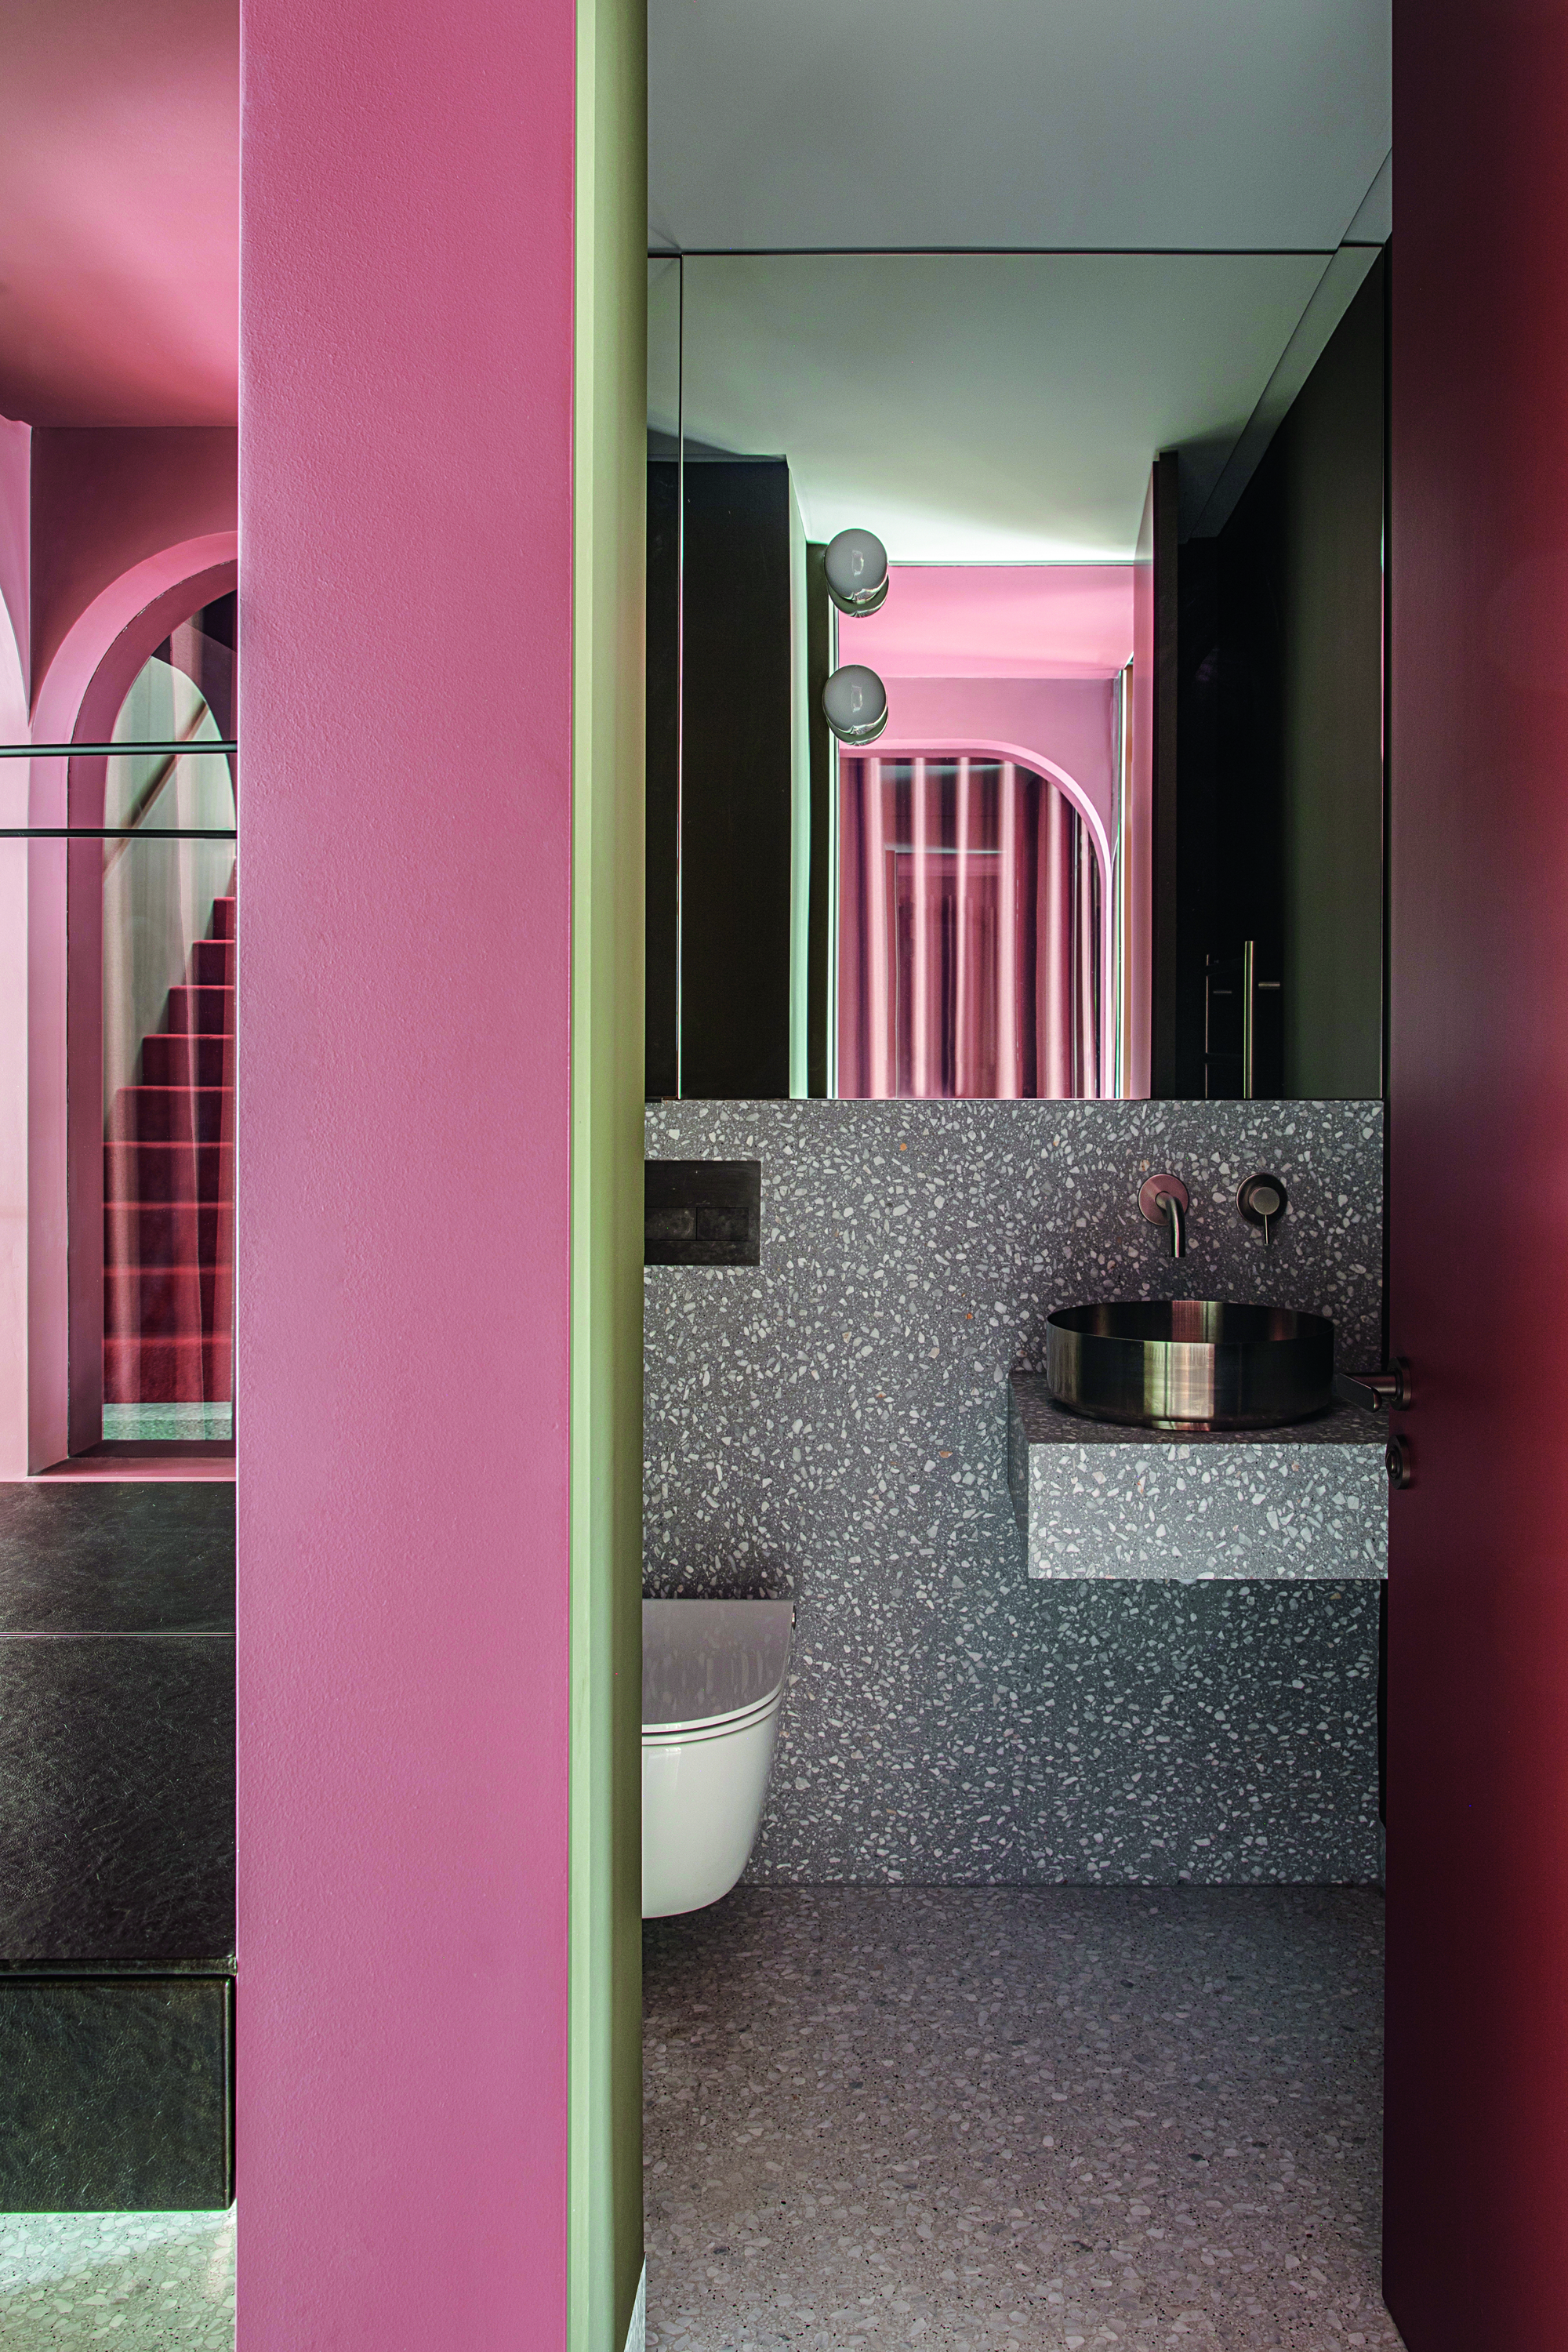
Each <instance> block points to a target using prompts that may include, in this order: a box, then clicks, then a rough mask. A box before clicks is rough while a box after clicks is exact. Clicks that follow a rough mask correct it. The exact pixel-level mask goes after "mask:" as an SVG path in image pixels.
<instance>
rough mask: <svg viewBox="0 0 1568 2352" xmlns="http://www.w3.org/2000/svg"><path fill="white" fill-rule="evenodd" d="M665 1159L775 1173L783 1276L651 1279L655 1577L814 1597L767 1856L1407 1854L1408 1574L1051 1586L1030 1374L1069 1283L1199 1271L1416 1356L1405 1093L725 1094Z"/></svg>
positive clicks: (1003, 1876)
mask: <svg viewBox="0 0 1568 2352" xmlns="http://www.w3.org/2000/svg"><path fill="white" fill-rule="evenodd" d="M647 1150H648V1154H649V1156H650V1157H651V1158H658V1159H708V1158H711V1159H729V1160H740V1159H757V1160H761V1162H762V1188H763V1245H762V1264H761V1265H760V1266H757V1267H655V1268H650V1269H649V1270H648V1273H647V1278H646V1288H645V1303H646V1317H647V1321H646V1345H645V1370H646V1394H647V1407H646V1461H647V1467H646V1474H645V1496H644V1507H645V1562H646V1565H645V1578H644V1585H645V1590H646V1591H647V1592H649V1593H650V1594H659V1595H676V1594H681V1593H688V1594H695V1593H708V1594H734V1595H744V1594H769V1595H774V1594H788V1595H790V1596H792V1597H793V1598H794V1599H795V1603H796V1608H797V1612H798V1613H797V1633H796V1652H795V1667H794V1670H793V1673H792V1678H791V1685H790V1689H789V1692H788V1694H787V1696H786V1699H785V1704H784V1713H783V1717H782V1722H781V1729H780V1739H779V1748H778V1753H777V1758H776V1760H775V1765H774V1771H773V1787H772V1792H771V1794H770V1798H769V1802H768V1811H767V1816H766V1819H765V1821H764V1824H763V1832H762V1835H761V1837H760V1839H759V1841H758V1845H757V1849H756V1852H755V1853H754V1854H753V1856H752V1865H751V1873H750V1874H751V1875H752V1877H753V1878H756V1879H761V1880H775V1881H793V1882H798V1883H805V1884H811V1883H826V1882H831V1881H837V1880H851V1881H856V1880H858V1881H888V1882H896V1881H900V1880H902V1881H910V1882H917V1881H924V1882H928V1883H936V1884H949V1883H951V1884H969V1883H980V1884H1018V1883H1034V1882H1050V1881H1055V1880H1086V1881H1092V1882H1099V1883H1106V1884H1109V1883H1111V1882H1114V1881H1118V1880H1121V1881H1131V1882H1146V1883H1156V1884H1157V1883H1166V1882H1173V1881H1176V1880H1179V1879H1193V1880H1198V1881H1211V1882H1224V1881H1232V1880H1279V1881H1304V1882H1314V1881H1318V1882H1321V1881H1359V1880H1370V1879H1373V1878H1374V1877H1375V1876H1376V1875H1377V1792H1376V1756H1375V1706H1376V1650H1377V1601H1378V1595H1377V1587H1376V1585H1375V1583H1371V1582H1368V1581H1365V1580H1361V1581H1352V1580H1350V1579H1349V1578H1348V1577H1347V1580H1345V1581H1343V1582H1341V1581H1337V1580H1334V1579H1332V1578H1331V1577H1330V1578H1322V1579H1321V1580H1317V1581H1314V1582H1311V1583H1304V1582H1298V1581H1294V1580H1290V1581H1278V1582H1274V1581H1269V1582H1265V1581H1261V1580H1236V1581H1231V1582H1226V1583H1223V1584H1195V1585H1194V1584H1191V1583H1184V1584H1182V1583H1165V1582H1161V1581H1157V1580H1136V1581H1133V1580H1129V1581H1124V1582H1123V1581H1118V1582H1110V1581H1090V1580H1083V1581H1079V1580H1060V1581H1058V1580H1030V1578H1029V1576H1028V1574H1027V1570H1026V1558H1025V1549H1024V1544H1023V1540H1022V1538H1021V1537H1020V1535H1019V1533H1018V1529H1017V1527H1016V1521H1015V1517H1014V1512H1013V1506H1012V1501H1011V1498H1010V1496H1009V1493H1008V1486H1007V1402H1008V1389H1007V1382H1008V1374H1009V1372H1010V1371H1011V1370H1014V1369H1016V1368H1022V1369H1030V1370H1037V1369H1040V1368H1042V1366H1043V1361H1044V1336H1045V1322H1046V1318H1047V1315H1048V1314H1049V1313H1050V1311H1051V1310H1052V1309H1053V1308H1054V1307H1058V1306H1064V1305H1068V1304H1070V1303H1073V1302H1076V1301H1079V1300H1083V1299H1087V1298H1094V1297H1162V1296H1170V1295H1173V1293H1176V1292H1178V1291H1180V1292H1184V1293H1187V1294H1189V1295H1190V1294H1194V1293H1200V1292H1201V1293H1205V1294H1207V1295H1209V1296H1219V1297H1233V1298H1257V1299H1263V1300H1268V1301H1271V1302H1273V1303H1276V1304H1279V1305H1284V1306H1293V1307H1310V1308H1313V1309H1317V1310H1319V1311H1321V1312H1324V1313H1327V1314H1329V1315H1331V1317H1332V1318H1333V1319H1334V1323H1335V1326H1336V1330H1337V1333H1338V1340H1339V1349H1340V1355H1341V1360H1342V1361H1344V1362H1347V1363H1351V1362H1354V1363H1363V1364H1370V1363H1374V1362H1378V1361H1381V1348H1382V1333H1381V1323H1382V1297H1381V1266H1382V1255H1383V1249H1382V1230H1381V1226H1382V1206H1381V1204H1382V1191H1383V1129H1382V1112H1381V1107H1380V1106H1379V1105H1377V1104H1374V1103H1373V1104H1366V1103H1316V1104H1302V1103H1270V1104H1264V1103H1259V1104H1241V1103H1231V1104H1198V1103H848V1102H845V1103H824V1102H769V1103H699V1102H688V1103H678V1104H665V1105H662V1106H658V1107H650V1108H649V1111H648V1115H647ZM1258 1169H1267V1170H1268V1171H1270V1172H1272V1173H1274V1174H1276V1175H1279V1176H1280V1177H1282V1178H1283V1179H1284V1181H1285V1183H1286V1185H1287V1187H1288V1190H1289V1195H1290V1213H1289V1217H1288V1218H1287V1219H1286V1220H1285V1222H1284V1224H1283V1226H1282V1228H1280V1229H1279V1234H1278V1237H1277V1239H1276V1242H1275V1244H1274V1246H1273V1247H1272V1248H1270V1249H1269V1250H1268V1253H1267V1254H1265V1252H1264V1251H1263V1249H1262V1246H1261V1243H1260V1241H1259V1239H1258V1236H1257V1234H1254V1233H1253V1232H1251V1231H1250V1229H1248V1228H1247V1226H1245V1225H1244V1224H1243V1223H1241V1221H1240V1219H1239V1217H1238V1216H1237V1213H1236V1209H1235V1192H1236V1188H1237V1184H1238V1182H1239V1181H1241V1179H1242V1178H1243V1177H1244V1176H1247V1175H1248V1174H1250V1173H1251V1172H1253V1171H1255V1170H1258ZM1153 1171H1170V1172H1172V1173H1174V1174H1176V1175H1179V1176H1181V1177H1182V1178H1183V1179H1184V1181H1185V1182H1186V1184H1187V1186H1188V1189H1189V1192H1190V1193H1191V1195H1192V1202H1193V1214H1192V1233H1191V1243H1190V1251H1189V1255H1188V1257H1187V1259H1186V1260H1185V1261H1184V1262H1174V1263H1173V1261H1172V1260H1171V1259H1170V1258H1169V1257H1168V1256H1166V1255H1162V1236H1161V1234H1159V1233H1158V1232H1157V1231H1156V1230H1155V1229H1154V1228H1153V1227H1152V1226H1151V1225H1148V1224H1146V1223H1144V1222H1143V1220H1142V1218H1141V1217H1140V1216H1139V1214H1138V1211H1137V1206H1136V1195H1137V1191H1138V1186H1139V1184H1140V1183H1141V1182H1142V1178H1143V1177H1144V1176H1145V1175H1147V1174H1149V1173H1151V1172H1153Z"/></svg>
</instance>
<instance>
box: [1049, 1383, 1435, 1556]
mask: <svg viewBox="0 0 1568 2352" xmlns="http://www.w3.org/2000/svg"><path fill="white" fill-rule="evenodd" d="M1386 1436H1387V1433H1386V1431H1385V1429H1384V1426H1383V1424H1382V1423H1381V1422H1380V1421H1379V1420H1378V1419H1377V1418H1376V1417H1375V1416H1374V1415H1373V1414H1372V1413H1368V1412H1357V1411H1356V1410H1355V1408H1354V1407H1353V1406H1352V1405H1336V1406H1334V1408H1333V1409H1332V1410H1331V1412H1326V1413H1321V1414H1319V1415H1318V1416H1317V1417H1316V1419H1314V1420H1312V1421H1302V1422H1295V1423H1292V1424H1291V1425H1290V1426H1289V1428H1285V1429H1257V1430H1246V1431H1238V1430H1233V1429H1203V1430H1199V1429H1194V1430H1173V1429H1133V1428H1129V1427H1126V1426H1124V1425H1123V1424H1122V1423H1117V1422H1108V1421H1090V1420H1088V1419H1086V1418H1085V1417H1084V1416H1083V1415H1081V1414H1079V1413H1071V1412H1064V1411H1063V1409H1062V1407H1061V1406H1060V1405H1058V1403H1057V1402H1056V1401H1055V1399H1054V1398H1053V1397H1052V1395H1051V1391H1050V1389H1049V1386H1048V1385H1047V1381H1046V1380H1045V1378H1044V1376H1043V1375H1042V1374H1040V1373H1038V1372H1015V1373H1014V1374H1013V1376H1012V1380H1011V1382H1010V1386H1009V1409H1008V1426H1007V1483H1008V1486H1009V1487H1010V1488H1011V1491H1012V1496H1013V1509H1014V1514H1015V1516H1016V1519H1017V1522H1018V1527H1019V1531H1020V1533H1021V1534H1022V1535H1023V1537H1024V1540H1025V1544H1026V1549H1027V1554H1028V1569H1029V1574H1030V1575H1031V1576H1036V1577H1057V1578H1066V1577H1071V1578H1079V1577H1134V1578H1175V1579H1177V1580H1185V1581H1188V1582H1194V1581H1198V1580H1206V1579H1209V1578H1214V1577H1246V1578H1247V1579H1249V1580H1263V1581H1270V1582H1271V1581H1274V1580H1279V1579H1282V1578H1288V1577H1289V1578H1295V1577H1310V1578H1331V1579H1334V1580H1343V1579H1345V1578H1347V1577H1356V1578H1366V1577H1373V1578H1376V1577H1381V1576H1383V1575H1384V1574H1385V1573H1386V1569H1387V1555H1388V1487H1387V1479H1386V1475H1385V1473H1384V1465H1383V1449H1384V1444H1385V1442H1386Z"/></svg>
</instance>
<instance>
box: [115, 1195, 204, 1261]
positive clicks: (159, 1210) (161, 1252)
mask: <svg viewBox="0 0 1568 2352" xmlns="http://www.w3.org/2000/svg"><path fill="white" fill-rule="evenodd" d="M103 1258H104V1264H105V1265H106V1266H163V1265H189V1264H191V1263H192V1262H193V1261H194V1262H195V1264H196V1265H203V1266H209V1265H232V1263H233V1260H234V1210H233V1205H232V1203H231V1202H227V1201H202V1202H196V1201H109V1202H105V1203H104V1211H103Z"/></svg>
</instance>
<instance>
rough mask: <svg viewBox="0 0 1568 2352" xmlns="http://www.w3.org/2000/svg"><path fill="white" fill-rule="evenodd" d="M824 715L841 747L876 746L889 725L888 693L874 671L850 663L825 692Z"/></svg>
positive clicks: (835, 676)
mask: <svg viewBox="0 0 1568 2352" xmlns="http://www.w3.org/2000/svg"><path fill="white" fill-rule="evenodd" d="M822 715H823V717H824V718H825V719H826V721H827V723H828V725H829V727H831V728H832V730H833V731H834V733H835V734H836V735H837V738H838V740H839V741H840V742H841V743H848V744H850V745H851V746H853V747H857V748H858V746H859V745H861V744H864V743H874V742H875V741H876V740H877V738H878V736H879V734H880V733H881V731H882V730H883V728H884V727H886V725H887V723H888V689H887V688H886V687H885V686H884V685H883V684H882V681H881V679H880V678H879V677H878V676H877V673H876V671H875V670H874V669H867V668H866V667H865V666H864V664H863V663H861V662H847V663H846V664H845V666H844V667H843V668H842V669H836V670H835V671H834V673H833V676H832V677H830V678H829V679H828V681H827V684H826V686H825V687H824V688H823V689H822Z"/></svg>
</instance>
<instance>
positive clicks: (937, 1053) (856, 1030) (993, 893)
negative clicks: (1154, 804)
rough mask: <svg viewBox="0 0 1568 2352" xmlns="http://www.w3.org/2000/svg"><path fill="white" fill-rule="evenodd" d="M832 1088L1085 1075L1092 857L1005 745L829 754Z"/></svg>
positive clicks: (975, 1093)
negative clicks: (973, 751) (832, 791)
mask: <svg viewBox="0 0 1568 2352" xmlns="http://www.w3.org/2000/svg"><path fill="white" fill-rule="evenodd" d="M839 794H840V832H839V920H838V942H839V944H838V1091H839V1093H840V1095H845V1096H862V1097H865V1096H875V1097H886V1096H901V1097H914V1098H922V1097H966V1098H973V1097H996V1098H1004V1097H1018V1096H1052V1097H1066V1096H1076V1095H1098V1094H1099V1092H1100V1060H1099V1042H1098V1041H1099V1037H1100V1017H1099V1014H1100V951H1099V943H1100V874H1099V866H1098V861H1097V860H1096V857H1095V855H1094V849H1093V845H1092V844H1091V843H1090V841H1089V835H1088V833H1087V831H1086V828H1085V826H1084V824H1083V822H1082V820H1081V818H1080V817H1079V814H1078V812H1077V810H1076V809H1075V808H1074V807H1073V805H1072V803H1071V802H1070V801H1069V800H1068V798H1067V797H1066V795H1065V794H1064V793H1061V792H1059V791H1058V788H1057V786H1056V785H1055V784H1053V783H1052V782H1050V781H1049V780H1048V779H1047V777H1045V776H1041V775H1037V774H1036V773H1035V772H1033V771H1032V770H1030V769H1027V768H1024V767H1019V766H1017V765H1016V764H1015V763H1014V762H1012V761H997V760H979V759H973V760H970V759H957V760H955V759H941V760H938V759H924V760H922V759H904V760H876V759H847V760H845V761H842V762H841V766H840V782H839Z"/></svg>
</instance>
